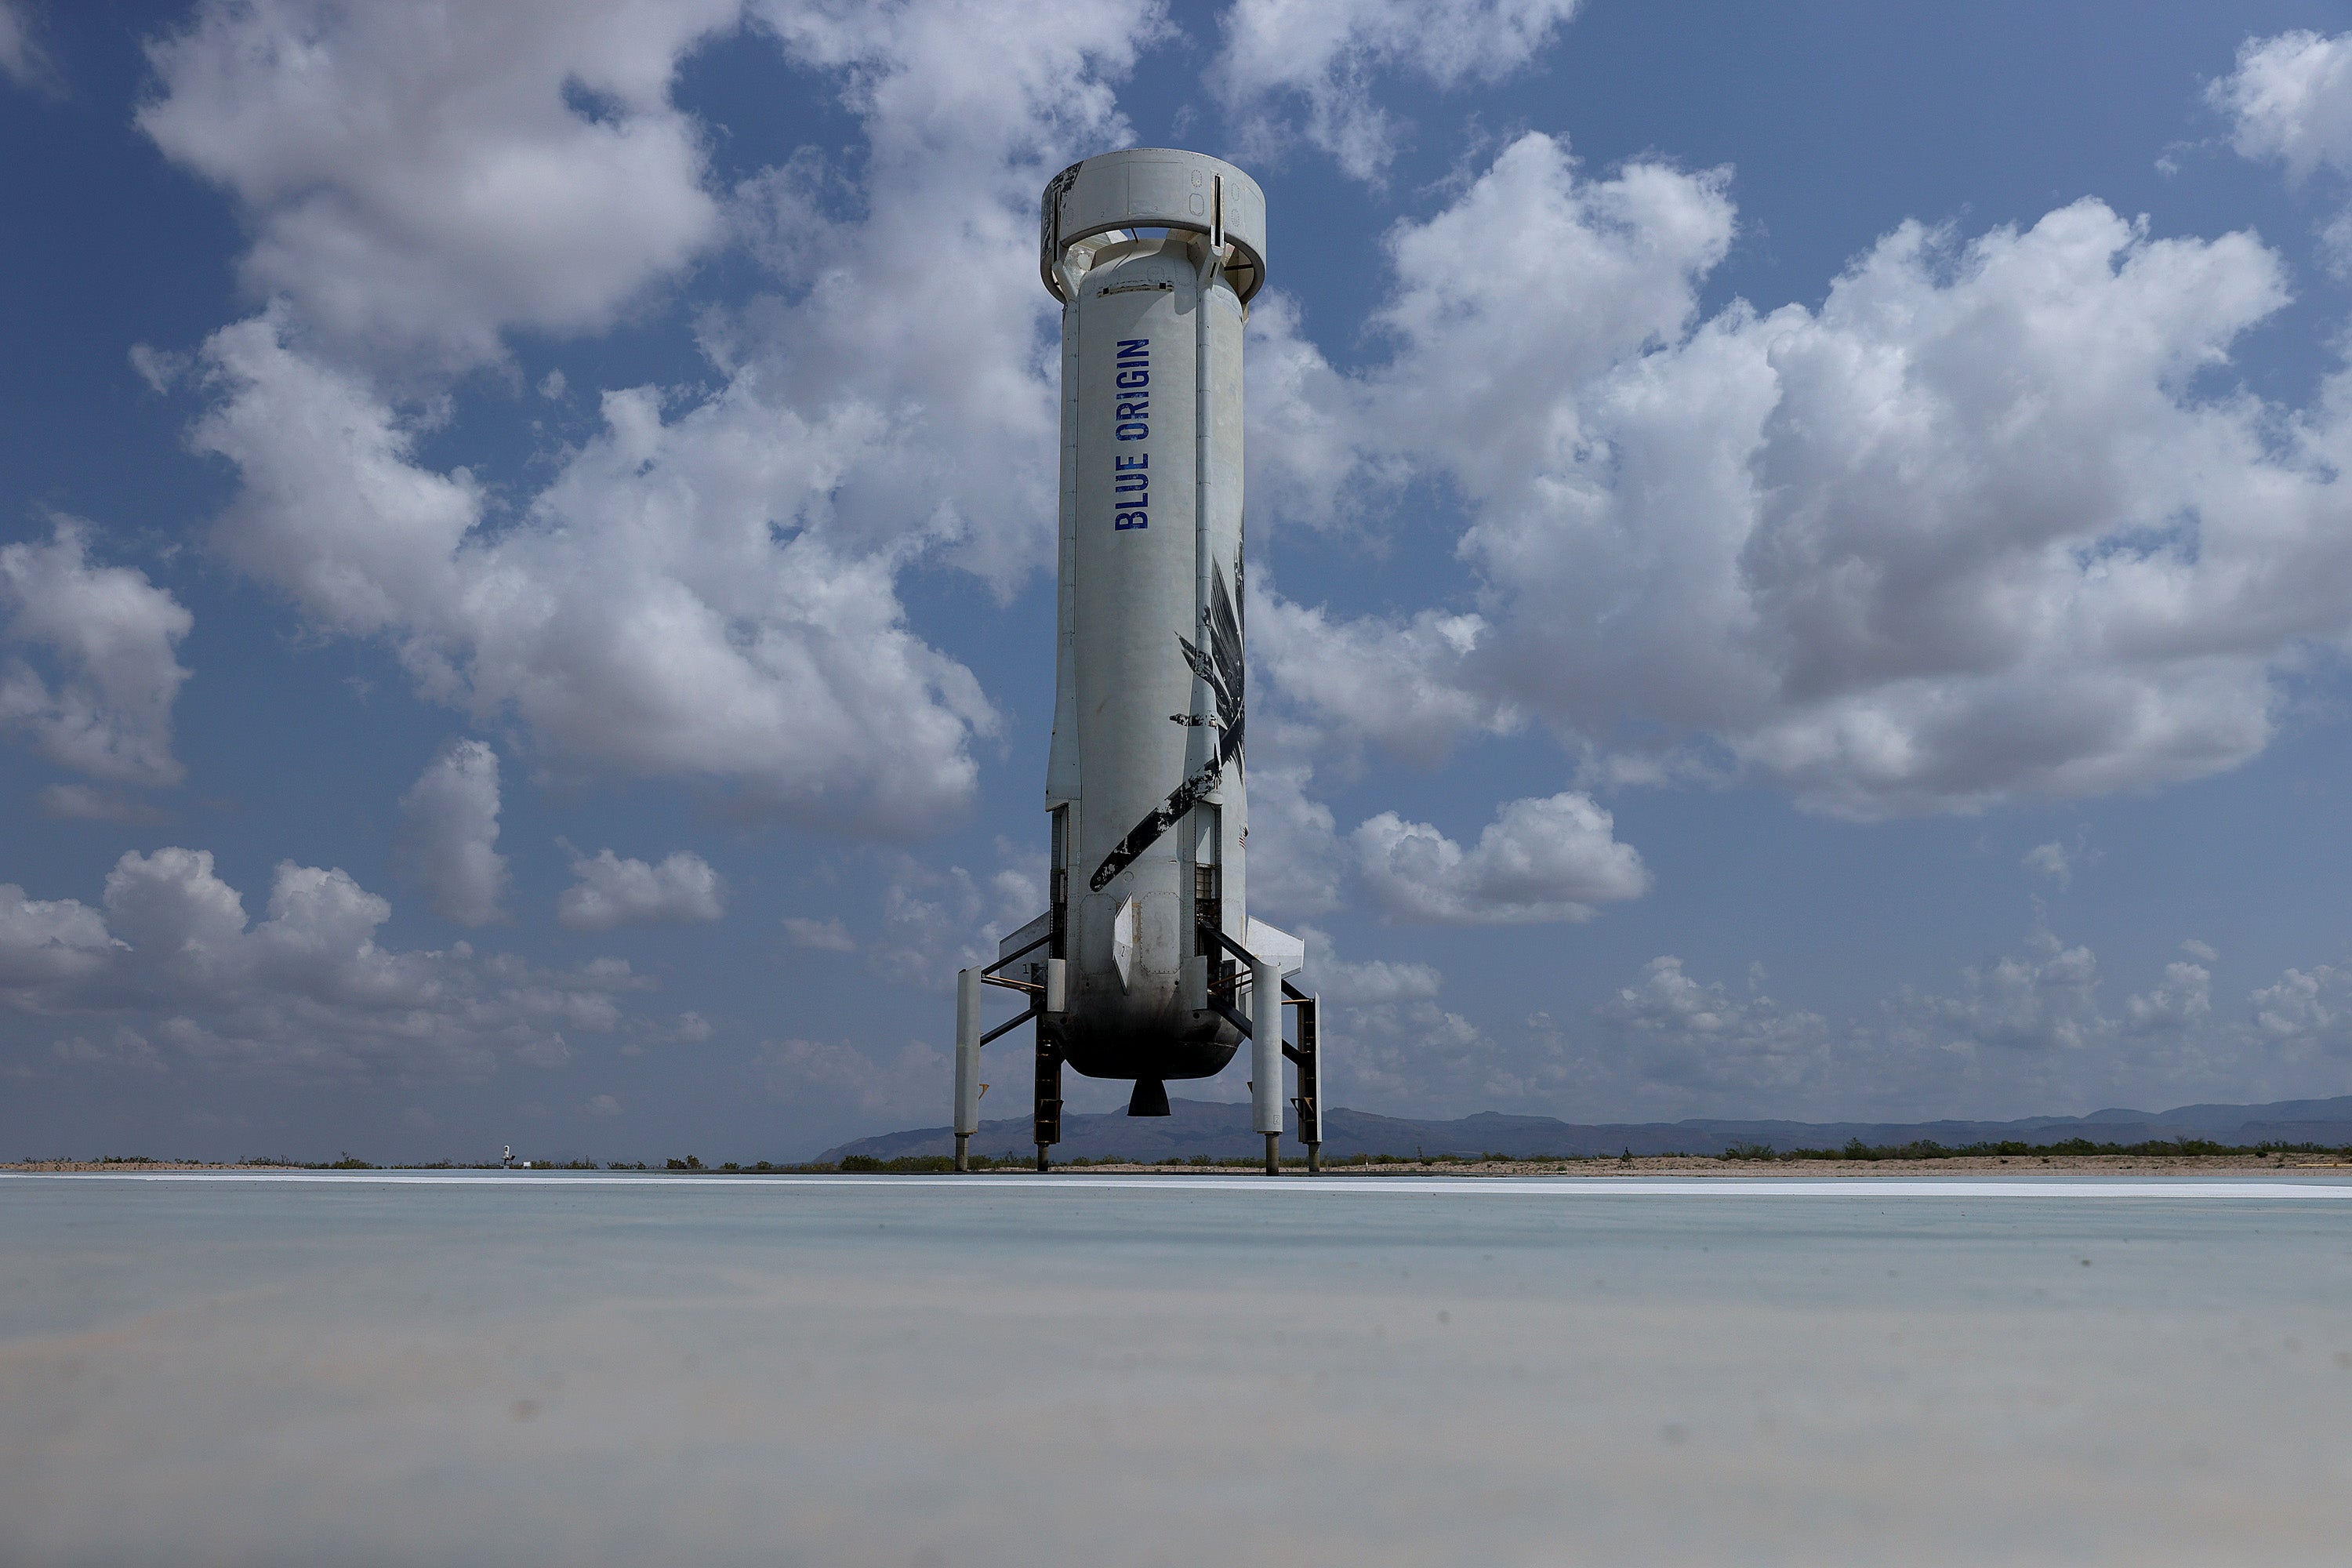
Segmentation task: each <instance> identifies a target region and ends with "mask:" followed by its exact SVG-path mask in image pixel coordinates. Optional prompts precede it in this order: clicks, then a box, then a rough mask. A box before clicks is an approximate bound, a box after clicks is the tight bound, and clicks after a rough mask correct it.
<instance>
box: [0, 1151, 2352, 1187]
mask: <svg viewBox="0 0 2352 1568" xmlns="http://www.w3.org/2000/svg"><path fill="white" fill-rule="evenodd" d="M383 1168H384V1169H386V1170H418V1169H423V1168H424V1167H420V1166H414V1165H392V1166H385V1167H383ZM543 1168H551V1167H543ZM1054 1168H1055V1170H1069V1171H1086V1172H1092V1173H1100V1174H1120V1173H1125V1174H1145V1175H1155V1176H1168V1175H1178V1176H1249V1175H1256V1174H1259V1173H1260V1170H1259V1167H1258V1166H1255V1165H1102V1164H1097V1165H1056V1166H1055V1167H1054ZM284 1169H286V1167H284V1166H282V1165H236V1164H207V1163H203V1162H200V1161H194V1160H111V1161H101V1160H25V1161H18V1162H16V1163H0V1171H25V1172H46V1173H83V1174H88V1173H102V1172H109V1171H276V1170H284ZM2344 1170H2352V1161H2345V1160H2340V1159H2331V1158H2329V1157H2328V1156H2326V1155H2325V1154H2283V1155H2274V1154H2186V1155H2184V1154H2018V1155H2004V1156H2000V1157H1991V1156H1988V1157H1984V1158H1967V1159H1949V1160H1769V1161H1767V1160H1716V1159H1709V1158H1706V1157H1703V1156H1698V1155H1685V1154H1649V1155H1637V1156H1635V1157H1634V1158H1633V1159H1632V1160H1622V1159H1617V1160H1610V1159H1600V1160H1475V1161H1474V1160H1461V1161H1431V1162H1429V1163H1423V1162H1421V1161H1419V1160H1399V1161H1392V1162H1390V1163H1384V1164H1370V1165H1328V1166H1326V1167H1325V1168H1324V1170H1323V1174H1324V1175H1326V1176H1591V1177H1594V1178H1596V1179H1601V1180H1606V1179H1607V1178H1609V1177H1612V1176H1669V1175H1671V1176H1739V1177H1746V1178H1749V1179H1753V1178H1755V1177H1758V1176H1810V1177H1814V1178H1819V1177H1823V1176H1875V1177H1882V1178H1884V1177H1897V1176H1968V1175H2005V1176H2016V1175H2095V1176H2193V1175H2217V1174H2222V1173H2239V1172H2255V1171H2264V1172H2273V1173H2275V1172H2279V1171H2344ZM1284 1172H1285V1173H1286V1174H1295V1175H1304V1174H1306V1172H1305V1170H1304V1168H1303V1167H1300V1166H1298V1165H1295V1164H1286V1165H1285V1166H1284ZM656 1174H673V1175H677V1176H679V1177H681V1178H688V1179H690V1178H694V1177H708V1178H710V1179H713V1180H720V1181H723V1180H725V1179H726V1178H727V1177H729V1176H730V1175H743V1174H750V1173H749V1172H730V1171H695V1172H674V1173H656ZM980 1174H983V1175H986V1174H990V1173H988V1172H982V1173H980Z"/></svg>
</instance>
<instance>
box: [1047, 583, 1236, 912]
mask: <svg viewBox="0 0 2352 1568" xmlns="http://www.w3.org/2000/svg"><path fill="white" fill-rule="evenodd" d="M1201 620H1202V633H1201V641H1202V642H1203V643H1206V644H1207V645H1208V647H1207V648H1206V649H1205V650H1204V649H1202V647H1199V646H1198V645H1196V644H1194V643H1193V642H1192V640H1191V639H1190V638H1187V637H1178V638H1177V639H1176V645H1177V647H1180V648H1181V649H1183V652H1184V659H1185V662H1186V663H1188V664H1190V665H1191V666H1192V673H1193V674H1195V675H1197V676H1199V677H1200V678H1201V679H1202V680H1203V681H1205V682H1207V683H1208V687H1209V691H1210V693H1211V695H1212V696H1213V697H1214V698H1215V699H1216V703H1217V717H1216V724H1217V728H1218V736H1217V749H1216V752H1215V753H1214V754H1213V755H1212V756H1211V757H1210V758H1209V761H1208V763H1207V764H1206V765H1205V766H1203V767H1202V769H1201V770H1200V771H1199V772H1198V773H1194V774H1193V775H1192V777H1190V778H1188V779H1186V780H1185V781H1184V782H1183V783H1182V784H1178V785H1177V786H1176V787H1175V788H1174V789H1172V790H1171V791H1169V792H1168V798H1167V799H1165V800H1163V801H1161V802H1160V804H1159V805H1157V806H1154V807H1153V808H1152V810H1151V812H1150V815H1149V816H1145V817H1144V819H1143V820H1142V821H1140V822H1139V823H1137V824H1136V825H1135V826H1133V827H1130V828H1129V829H1128V831H1127V837H1124V838H1122V839H1120V840H1119V841H1118V847H1116V848H1114V849H1113V850H1112V851H1111V852H1110V853H1109V854H1108V855H1106V856H1104V857H1103V863H1102V864H1101V865H1099V866H1097V867H1096V868H1095V874H1094V875H1093V876H1092V877H1090V878H1088V879H1087V886H1088V887H1089V888H1091V889H1093V890H1094V891H1096V892H1097V893H1099V892H1101V891H1102V890H1103V889H1105V888H1107V887H1108V886H1110V879H1112V878H1113V877H1116V876H1118V874H1119V873H1120V872H1121V871H1124V870H1126V869H1127V868H1129V866H1132V865H1134V864H1135V862H1136V858H1138V857H1139V856H1140V855H1141V854H1142V853H1143V852H1144V851H1145V850H1147V849H1149V848H1150V847H1152V845H1153V844H1155V843H1157V842H1158V841H1159V840H1160V837H1161V835H1163V834H1165V833H1166V832H1167V831H1168V830H1169V829H1170V828H1171V827H1173V826H1176V824H1177V823H1179V822H1180V821H1181V820H1183V816H1184V814H1185V813H1186V812H1188V811H1190V810H1192V808H1193V807H1194V806H1195V805H1199V804H1200V801H1201V797H1202V795H1206V794H1208V793H1209V792H1210V791H1211V790H1213V789H1214V788H1216V787H1217V783H1218V781H1219V780H1220V779H1221V778H1223V776H1224V771H1225V765H1226V764H1227V763H1231V762H1234V760H1235V759H1237V758H1239V757H1240V755H1241V752H1242V729H1243V723H1244V717H1245V713H1246V707H1245V704H1244V700H1243V699H1244V683H1245V682H1246V680H1247V679H1248V676H1247V672H1246V669H1245V668H1244V661H1243V658H1242V625H1241V617H1240V616H1237V615H1236V614H1235V613H1234V601H1233V597H1232V595H1229V594H1227V593H1226V592H1225V574H1223V572H1215V573H1213V574H1212V580H1211V590H1210V600H1209V605H1208V606H1207V607H1206V608H1204V609H1202V612H1201Z"/></svg>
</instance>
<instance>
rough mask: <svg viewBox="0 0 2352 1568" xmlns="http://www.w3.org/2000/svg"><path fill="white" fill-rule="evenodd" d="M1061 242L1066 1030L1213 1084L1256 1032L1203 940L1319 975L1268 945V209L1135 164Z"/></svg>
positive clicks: (1060, 220) (1051, 261) (1061, 230)
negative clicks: (1254, 593) (1264, 767)
mask: <svg viewBox="0 0 2352 1568" xmlns="http://www.w3.org/2000/svg"><path fill="white" fill-rule="evenodd" d="M1043 230H1044V233H1043V238H1044V256H1043V266H1044V271H1045V280H1046V285H1047V287H1048V288H1049V289H1052V290H1053V292H1054V293H1055V295H1056V296H1057V297H1058V298H1060V299H1061V300H1063V303H1064V310H1063V317H1062V476H1061V478H1062V482H1061V559H1060V594H1059V602H1058V607H1057V624H1056V628H1055V630H1056V638H1055V641H1056V660H1055V710H1054V742H1053V754H1052V758H1051V761H1050V763H1049V764H1048V768H1047V773H1046V785H1045V805H1046V809H1047V811H1048V812H1049V813H1051V814H1052V816H1053V822H1054V831H1053V900H1054V909H1053V910H1052V912H1051V913H1050V914H1049V916H1048V917H1047V918H1048V919H1049V920H1051V921H1054V926H1055V930H1056V931H1058V932H1059V940H1058V941H1057V942H1055V946H1054V952H1055V953H1056V954H1057V955H1058V956H1061V957H1063V958H1064V959H1065V961H1066V994H1065V997H1064V1010H1063V1011H1062V1013H1061V1014H1060V1015H1059V1016H1049V1017H1047V1018H1045V1019H1044V1020H1041V1024H1042V1026H1044V1027H1045V1028H1046V1029H1047V1030H1048V1031H1049V1032H1050V1033H1051V1034H1052V1036H1053V1037H1055V1043H1056V1044H1057V1045H1058V1046H1059V1047H1060V1049H1061V1053H1062V1055H1063V1057H1064V1058H1065V1059H1066V1060H1067V1062H1068V1063H1069V1065H1070V1066H1071V1067H1073V1068H1076V1070H1077V1071H1079V1072H1081V1073H1085V1074H1087V1075H1089V1076H1092V1077H1098V1078H1132V1079H1167V1078H1175V1079H1185V1078H1199V1077H1206V1076H1208V1075H1210V1074H1212V1073H1214V1072H1216V1071H1217V1070H1219V1069H1220V1068H1223V1066H1224V1065H1225V1063H1226V1062H1227V1061H1228V1060H1230V1059H1231V1058H1232V1056H1233V1054H1234V1049H1235V1047H1236V1046H1237V1045H1238V1044H1239V1041H1240V1039H1241V1034H1240V1031H1239V1030H1238V1029H1236V1028H1235V1027H1234V1024H1233V1023H1232V1022H1231V1020H1230V1019H1229V1018H1228V1017H1227V1016H1225V1014H1224V1013H1223V1011H1221V1010H1220V1009H1219V1008H1218V1007H1216V1006H1215V1005H1213V999H1222V1000H1223V1001H1224V1002H1225V1003H1226V1004H1227V1005H1231V1004H1232V1002H1233V1001H1234V998H1235V996H1236V995H1237V993H1236V992H1235V990H1234V985H1233V981H1234V979H1235V978H1236V977H1237V976H1236V974H1235V963H1236V961H1235V960H1234V955H1233V954H1232V952H1230V950H1227V949H1225V948H1223V946H1222V944H1220V943H1218V942H1216V940H1215V938H1214V936H1213V935H1212V934H1209V933H1207V932H1203V931H1202V930H1200V929H1199V928H1200V927H1201V926H1202V925H1204V924H1205V925H1206V926H1208V927H1209V928H1211V931H1222V932H1223V934H1224V935H1225V936H1226V937H1228V938H1230V939H1231V941H1232V942H1233V943H1234V945H1235V946H1237V947H1241V948H1244V949H1246V950H1247V951H1249V952H1252V953H1257V954H1261V955H1264V954H1265V952H1267V951H1268V950H1271V951H1272V952H1274V953H1275V954H1276V956H1277V957H1279V958H1281V959H1285V960H1287V962H1286V963H1282V965H1281V967H1283V968H1285V969H1290V970H1295V969H1296V968H1297V958H1296V956H1295V954H1294V951H1293V950H1295V947H1296V944H1295V942H1292V941H1291V940H1290V939H1288V938H1286V937H1285V936H1283V935H1282V934H1281V933H1279V932H1276V931H1271V930H1270V929H1269V928H1267V927H1265V926H1264V925H1263V924H1258V925H1256V927H1255V930H1256V931H1257V933H1259V940H1258V941H1253V931H1252V927H1253V922H1252V921H1250V919H1249V915H1248V908H1247V902H1246V900H1247V881H1246V874H1247V873H1246V856H1245V852H1244V841H1245V840H1246V838H1247V837H1248V826H1249V806H1248V796H1247V789H1246V782H1245V779H1244V715H1245V705H1244V698H1245V685H1246V678H1245V670H1244V651H1243V641H1242V616H1243V574H1244V567H1243V560H1242V323H1243V320H1244V314H1245V310H1246V305H1247V301H1248V299H1249V297H1250V295H1252V294H1254V293H1255V292H1256V290H1257V289H1258V287H1259V286H1260V284H1261V283H1262V282H1263V281H1264V279H1265V196H1264V195H1263V194H1262V193H1260V191H1259V190H1258V187H1257V184H1256V183H1255V181H1253V180H1251V179H1250V177H1249V176H1248V175H1246V174H1243V173H1242V172H1241V171H1240V170H1238V169H1236V168H1234V167H1233V166H1232V165H1231V164H1228V163H1222V162H1220V161H1218V160H1216V159H1214V158H1208V157H1203V156H1202V155H1201V154H1199V153H1179V152H1171V151H1166V150H1162V149H1155V148H1140V149H1131V150H1129V151H1124V152H1118V153H1107V154H1105V155H1103V156H1100V157H1097V158H1089V159H1087V161H1086V162H1085V163H1079V164H1076V165H1075V166H1074V167H1072V168H1071V169H1069V170H1067V171H1066V172H1065V173H1064V174H1061V175H1060V176H1059V177H1057V178H1056V179H1055V182H1054V183H1053V184H1052V185H1050V186H1048V187H1047V190H1046V193H1045V212H1044V221H1043ZM1024 934H1025V933H1024ZM1016 940H1017V939H1016ZM1006 946H1007V948H1008V949H1011V948H1013V947H1014V946H1015V941H1008V942H1007V943H1006ZM1238 967H1239V973H1243V974H1245V973H1248V966H1247V965H1246V964H1241V965H1239V966H1238ZM1276 1066H1277V1068H1278V1066H1279V1058H1278V1057H1277V1058H1276Z"/></svg>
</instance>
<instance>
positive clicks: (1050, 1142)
mask: <svg viewBox="0 0 2352 1568" xmlns="http://www.w3.org/2000/svg"><path fill="white" fill-rule="evenodd" d="M1035 1122H1036V1132H1035V1137H1036V1140H1037V1168H1038V1169H1039V1170H1041V1171H1043V1170H1045V1168H1046V1166H1047V1160H1046V1153H1045V1152H1046V1151H1047V1150H1048V1149H1051V1148H1052V1147H1053V1146H1054V1145H1055V1144H1056V1143H1059V1142H1061V1141H1062V1050H1061V1047H1059V1046H1056V1045H1054V1044H1052V1043H1050V1042H1048V1041H1046V1040H1045V1039H1042V1038H1041V1039H1040V1040H1038V1042H1037V1110H1036V1113H1035Z"/></svg>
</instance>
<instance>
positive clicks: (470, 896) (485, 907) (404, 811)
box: [400, 741, 508, 926]
mask: <svg viewBox="0 0 2352 1568" xmlns="http://www.w3.org/2000/svg"><path fill="white" fill-rule="evenodd" d="M400 826H401V855H402V858H403V859H404V861H405V863H406V868H407V869H408V871H409V872H410V874H411V875H413V876H414V877H415V879H416V881H417V884H418V886H420V887H422V888H423V889H425V898H426V900H428V901H429V902H430V903H431V904H432V906H433V912H434V913H436V914H437V915H439V916H440V917H441V918H442V919H444V920H450V921H457V923H458V924H459V925H466V926H480V925H488V923H490V922H491V921H499V920H504V919H506V918H507V911H506V910H505V909H504V907H503V903H504V900H505V898H506V893H507V885H508V878H507V858H506V857H505V856H503V855H501V854H499V851H498V843H499V754H498V753H497V752H494V751H492V750H491V749H490V748H489V747H488V745H487V744H485V743H484V742H480V741H458V742H454V743H452V744H451V745H449V746H448V747H446V748H445V749H444V750H443V752H441V754H440V755H439V756H437V757H436V758H434V760H433V761H432V762H431V763H427V764H426V765H425V772H424V773H422V774H420V775H419V776H418V778H417V780H416V783H415V784H413V785H411V786H410V787H409V791H408V793H407V794H406V795H403V796H401V797H400Z"/></svg>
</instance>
